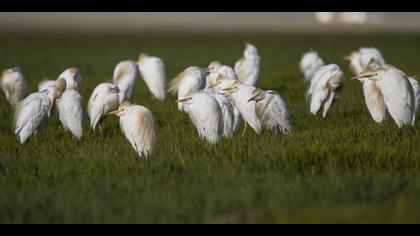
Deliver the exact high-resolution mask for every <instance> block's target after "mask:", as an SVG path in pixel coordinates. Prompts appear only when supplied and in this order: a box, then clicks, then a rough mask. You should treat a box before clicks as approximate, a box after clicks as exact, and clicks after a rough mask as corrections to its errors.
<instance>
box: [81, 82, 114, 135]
mask: <svg viewBox="0 0 420 236" xmlns="http://www.w3.org/2000/svg"><path fill="white" fill-rule="evenodd" d="M119 92H120V91H119V89H118V86H116V85H113V84H111V83H102V84H99V85H98V86H97V87H96V88H95V89H94V90H93V92H92V95H91V96H90V98H89V102H88V107H87V111H88V115H89V118H90V124H91V127H92V129H93V130H95V129H96V126H97V125H99V128H100V130H101V132H102V128H101V126H100V122H101V120H102V119H103V118H104V117H105V116H106V114H107V113H108V112H111V111H115V110H117V109H118V106H119V105H120V103H119V101H120V99H119Z"/></svg>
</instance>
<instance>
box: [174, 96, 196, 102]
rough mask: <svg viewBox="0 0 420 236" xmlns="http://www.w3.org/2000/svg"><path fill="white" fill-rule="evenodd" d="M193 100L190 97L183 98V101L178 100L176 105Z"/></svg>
mask: <svg viewBox="0 0 420 236" xmlns="http://www.w3.org/2000/svg"><path fill="white" fill-rule="evenodd" d="M191 99H192V98H191V97H189V98H183V99H179V100H176V101H175V103H180V102H186V101H189V100H191Z"/></svg>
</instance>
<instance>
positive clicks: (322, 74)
mask: <svg viewBox="0 0 420 236" xmlns="http://www.w3.org/2000/svg"><path fill="white" fill-rule="evenodd" d="M342 86H343V71H342V70H341V69H340V68H339V67H338V66H337V65H336V64H330V65H326V66H322V67H321V68H319V69H318V70H317V71H316V72H315V74H314V76H313V77H312V79H311V84H310V88H309V90H308V98H309V99H310V111H311V113H312V114H314V115H316V114H317V113H318V112H319V111H321V110H322V117H324V118H325V117H326V116H327V113H328V110H329V109H330V107H331V105H332V104H333V102H334V101H336V100H337V98H338V97H339V95H340V93H341V89H342Z"/></svg>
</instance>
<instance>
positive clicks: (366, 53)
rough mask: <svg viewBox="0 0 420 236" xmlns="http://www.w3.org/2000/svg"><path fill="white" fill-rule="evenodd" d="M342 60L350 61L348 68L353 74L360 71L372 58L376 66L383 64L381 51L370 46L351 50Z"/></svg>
mask: <svg viewBox="0 0 420 236" xmlns="http://www.w3.org/2000/svg"><path fill="white" fill-rule="evenodd" d="M344 60H347V61H350V69H351V71H352V72H353V73H354V74H355V75H358V74H360V73H362V71H364V70H365V69H366V68H367V66H368V65H369V64H370V62H371V61H372V60H374V61H375V62H376V65H378V66H384V65H385V59H384V58H383V56H382V54H381V52H380V51H379V50H378V49H376V48H372V47H371V48H359V50H357V51H353V52H351V53H350V55H348V56H345V57H344ZM371 65H374V64H371ZM372 69H375V68H372Z"/></svg>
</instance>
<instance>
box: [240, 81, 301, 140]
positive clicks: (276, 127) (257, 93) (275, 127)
mask: <svg viewBox="0 0 420 236" xmlns="http://www.w3.org/2000/svg"><path fill="white" fill-rule="evenodd" d="M252 101H255V112H256V114H257V116H258V118H259V119H260V120H261V124H262V125H263V126H264V127H265V128H267V129H268V130H270V131H272V132H274V133H276V134H290V133H292V131H293V128H292V122H291V118H290V112H289V109H288V108H287V104H286V102H285V101H284V100H283V98H282V97H281V96H280V95H279V94H278V93H277V92H275V91H272V90H267V91H264V90H262V89H255V90H254V92H253V93H252V97H251V98H250V99H249V100H248V102H252Z"/></svg>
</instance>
